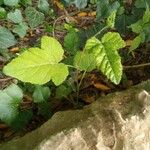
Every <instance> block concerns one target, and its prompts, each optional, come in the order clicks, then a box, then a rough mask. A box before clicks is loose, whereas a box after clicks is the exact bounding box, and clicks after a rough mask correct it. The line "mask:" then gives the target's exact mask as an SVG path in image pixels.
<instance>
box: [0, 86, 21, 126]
mask: <svg viewBox="0 0 150 150" xmlns="http://www.w3.org/2000/svg"><path fill="white" fill-rule="evenodd" d="M22 98H23V93H22V90H21V89H20V88H19V87H18V86H17V85H15V84H12V85H10V86H9V87H7V88H6V89H4V90H3V91H0V119H1V120H2V121H3V122H5V123H7V124H8V125H11V123H12V121H13V120H14V119H15V118H16V117H17V115H18V113H19V105H20V103H21V101H22Z"/></svg>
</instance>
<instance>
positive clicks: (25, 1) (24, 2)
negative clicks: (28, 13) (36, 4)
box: [21, 0, 32, 6]
mask: <svg viewBox="0 0 150 150" xmlns="http://www.w3.org/2000/svg"><path fill="white" fill-rule="evenodd" d="M21 4H22V5H24V6H28V5H32V0H21Z"/></svg>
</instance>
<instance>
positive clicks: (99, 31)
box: [94, 26, 108, 36]
mask: <svg viewBox="0 0 150 150" xmlns="http://www.w3.org/2000/svg"><path fill="white" fill-rule="evenodd" d="M106 29H108V26H106V27H104V28H102V29H101V30H100V31H99V32H97V33H96V34H95V35H94V36H98V35H99V34H101V33H102V32H103V31H104V30H106Z"/></svg>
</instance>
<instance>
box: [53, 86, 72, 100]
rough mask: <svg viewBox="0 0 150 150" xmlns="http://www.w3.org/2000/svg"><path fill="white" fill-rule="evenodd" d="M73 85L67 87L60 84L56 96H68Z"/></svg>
mask: <svg viewBox="0 0 150 150" xmlns="http://www.w3.org/2000/svg"><path fill="white" fill-rule="evenodd" d="M71 91H72V90H71V87H67V86H65V85H60V86H59V87H57V89H56V97H57V98H59V99H61V98H64V97H67V96H68V95H69V94H70V93H71Z"/></svg>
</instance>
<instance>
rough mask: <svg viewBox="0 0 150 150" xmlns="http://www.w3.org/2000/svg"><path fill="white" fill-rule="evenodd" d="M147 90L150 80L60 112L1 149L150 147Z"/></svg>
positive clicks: (149, 97) (145, 149)
mask: <svg viewBox="0 0 150 150" xmlns="http://www.w3.org/2000/svg"><path fill="white" fill-rule="evenodd" d="M143 90H145V91H147V92H150V80H149V81H147V82H143V83H142V84H140V85H137V86H135V87H132V88H130V89H129V90H126V91H123V92H116V93H113V94H109V95H108V96H105V97H101V98H100V99H99V100H97V101H96V102H94V103H93V104H91V105H89V106H86V107H85V108H84V109H83V110H70V111H64V112H58V113H56V114H55V115H54V116H53V117H52V118H51V119H50V120H49V121H47V122H46V123H45V124H43V125H42V126H41V127H40V128H38V129H36V130H35V131H33V132H30V133H28V134H26V135H25V136H23V137H21V138H18V139H13V140H11V141H9V142H6V143H3V144H1V145H0V150H34V149H35V150H111V149H112V150H149V149H150V105H149V104H150V95H149V94H148V93H147V92H145V91H144V92H142V93H141V91H143ZM139 93H140V95H139Z"/></svg>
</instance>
